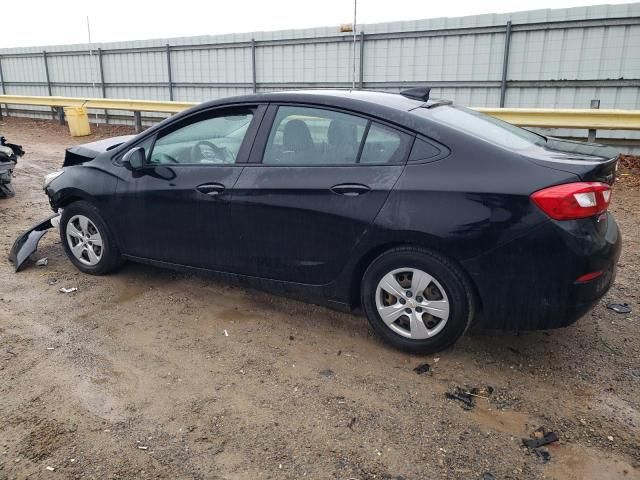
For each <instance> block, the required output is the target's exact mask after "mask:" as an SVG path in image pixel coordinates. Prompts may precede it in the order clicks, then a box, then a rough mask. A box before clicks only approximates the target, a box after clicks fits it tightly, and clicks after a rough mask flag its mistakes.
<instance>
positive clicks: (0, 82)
mask: <svg viewBox="0 0 640 480" xmlns="http://www.w3.org/2000/svg"><path fill="white" fill-rule="evenodd" d="M0 90H2V94H3V95H6V94H7V92H6V91H5V87H4V75H3V74H2V57H0ZM5 106H6V107H7V117H8V116H9V105H5ZM0 120H2V104H0Z"/></svg>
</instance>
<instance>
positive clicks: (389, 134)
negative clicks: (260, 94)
mask: <svg viewBox="0 0 640 480" xmlns="http://www.w3.org/2000/svg"><path fill="white" fill-rule="evenodd" d="M410 143H411V137H410V136H409V135H407V134H405V133H402V132H400V131H397V130H395V129H393V128H389V127H387V126H384V125H382V124H378V123H376V122H372V121H370V120H368V119H366V118H363V117H359V116H356V115H350V114H347V113H342V112H337V111H334V110H327V109H322V108H314V107H302V106H301V107H297V106H281V107H279V108H278V111H277V113H276V115H275V119H274V121H273V125H272V127H271V131H270V133H269V137H268V139H267V144H266V147H265V151H264V156H263V159H262V163H263V164H266V165H300V166H305V165H341V164H342V165H344V164H347V165H349V164H359V163H361V164H377V165H384V164H397V163H401V162H402V161H403V160H404V159H405V158H406V155H407V152H408V148H409V145H410Z"/></svg>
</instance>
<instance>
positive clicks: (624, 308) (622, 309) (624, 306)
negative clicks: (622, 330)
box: [607, 303, 631, 313]
mask: <svg viewBox="0 0 640 480" xmlns="http://www.w3.org/2000/svg"><path fill="white" fill-rule="evenodd" d="M607 308H608V309H609V310H613V311H614V312H616V313H631V307H630V306H629V304H628V303H610V304H608V305H607Z"/></svg>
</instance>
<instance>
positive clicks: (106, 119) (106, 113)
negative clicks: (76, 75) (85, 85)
mask: <svg viewBox="0 0 640 480" xmlns="http://www.w3.org/2000/svg"><path fill="white" fill-rule="evenodd" d="M98 70H99V71H100V88H101V90H102V98H107V86H106V85H105V84H104V67H103V65H102V49H101V48H98ZM104 123H105V124H107V125H109V110H107V109H106V108H105V109H104Z"/></svg>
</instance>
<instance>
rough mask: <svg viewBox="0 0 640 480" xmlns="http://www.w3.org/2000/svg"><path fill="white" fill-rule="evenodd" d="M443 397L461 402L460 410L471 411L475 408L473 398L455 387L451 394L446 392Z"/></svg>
mask: <svg viewBox="0 0 640 480" xmlns="http://www.w3.org/2000/svg"><path fill="white" fill-rule="evenodd" d="M444 396H445V397H447V398H448V399H450V400H457V401H459V402H462V408H464V409H465V410H471V409H473V407H475V406H476V402H475V400H474V399H473V397H472V396H471V395H469V392H467V391H465V390H464V389H463V388H460V387H455V388H454V389H453V392H446V393H445V394H444Z"/></svg>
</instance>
